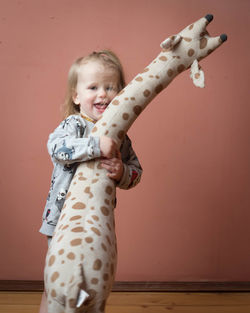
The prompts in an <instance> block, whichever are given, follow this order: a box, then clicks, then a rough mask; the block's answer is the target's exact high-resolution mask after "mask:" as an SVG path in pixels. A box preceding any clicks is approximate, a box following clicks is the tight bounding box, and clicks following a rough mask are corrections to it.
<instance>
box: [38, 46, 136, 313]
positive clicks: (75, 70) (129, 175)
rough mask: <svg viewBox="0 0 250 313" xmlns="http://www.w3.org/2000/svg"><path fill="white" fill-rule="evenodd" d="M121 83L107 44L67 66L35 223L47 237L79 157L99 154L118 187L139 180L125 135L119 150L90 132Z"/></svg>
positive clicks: (43, 305)
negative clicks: (39, 219) (45, 186)
mask: <svg viewBox="0 0 250 313" xmlns="http://www.w3.org/2000/svg"><path fill="white" fill-rule="evenodd" d="M124 87H125V81H124V74H123V70H122V66H121V63H120V61H119V59H118V58H117V56H116V55H115V54H114V53H113V52H111V51H109V50H103V51H99V52H93V53H91V54H90V55H88V56H86V57H82V58H79V59H77V60H76V61H75V62H74V63H73V64H72V66H71V68H70V70H69V75H68V90H67V95H66V98H65V103H64V117H65V119H64V120H63V121H62V122H61V123H60V125H59V126H58V127H57V128H56V129H55V131H54V132H53V133H52V134H50V136H49V140H48V151H49V154H50V156H51V158H52V162H53V165H54V170H53V173H52V178H51V185H50V191H49V195H48V198H47V202H46V205H45V209H44V213H43V223H42V227H41V229H40V232H41V233H42V234H44V235H46V236H47V237H48V243H50V240H51V238H52V235H53V232H54V229H55V226H56V224H57V222H58V219H59V216H60V213H61V209H62V207H63V204H64V201H65V198H66V194H67V191H68V189H69V185H70V182H71V180H72V178H73V176H74V173H75V171H76V168H77V165H78V164H79V163H81V162H84V161H89V160H91V159H95V158H101V164H102V167H103V168H105V169H106V170H107V176H108V177H110V178H111V179H114V180H115V181H116V183H117V186H118V187H119V188H122V189H129V188H132V187H134V186H136V185H137V184H138V182H139V181H140V178H141V174H142V168H141V166H140V163H139V161H138V158H137V157H136V154H135V152H134V151H133V149H132V146H131V141H130V139H129V138H128V137H127V136H126V137H125V139H124V142H123V144H122V145H121V148H120V151H118V148H117V145H116V142H115V141H114V140H112V139H111V138H109V137H106V136H101V137H94V136H91V130H92V128H93V126H94V124H95V122H96V121H97V120H98V119H99V118H100V117H101V115H102V113H103V112H104V111H105V109H106V108H107V106H108V105H109V103H110V102H111V101H112V99H113V98H114V97H115V96H116V95H117V93H118V92H119V91H120V90H121V89H123V88H124ZM46 306H47V304H46V297H45V295H43V299H42V303H41V307H40V313H42V312H47V309H46Z"/></svg>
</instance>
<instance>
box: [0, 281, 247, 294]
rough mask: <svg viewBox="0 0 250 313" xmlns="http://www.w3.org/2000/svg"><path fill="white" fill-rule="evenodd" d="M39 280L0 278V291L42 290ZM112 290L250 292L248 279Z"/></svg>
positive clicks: (125, 284)
mask: <svg viewBox="0 0 250 313" xmlns="http://www.w3.org/2000/svg"><path fill="white" fill-rule="evenodd" d="M43 288H44V286H43V281H41V280H0V291H42V290H43ZM112 291H113V292H118V291H119V292H222V291H223V292H250V282H249V281H240V282H238V281H223V282H218V281H217V282H215V281H205V282H204V281H202V282H166V281H162V282H161V281H116V282H115V283H114V285H113V288H112Z"/></svg>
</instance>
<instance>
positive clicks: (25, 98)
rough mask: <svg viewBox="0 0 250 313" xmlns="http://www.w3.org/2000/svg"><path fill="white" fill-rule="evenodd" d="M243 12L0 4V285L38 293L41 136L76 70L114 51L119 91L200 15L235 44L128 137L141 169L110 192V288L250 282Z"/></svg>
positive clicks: (196, 4)
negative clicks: (137, 177) (133, 182)
mask: <svg viewBox="0 0 250 313" xmlns="http://www.w3.org/2000/svg"><path fill="white" fill-rule="evenodd" d="M249 10H250V2H249V1H248V0H240V1H236V0H220V1H218V0H210V1H202V0H189V1H186V0H177V1H172V0H154V1H145V0H126V1H118V0H106V1H97V0H84V1H83V0H82V1H80V0H74V1H68V0H52V1H51V0H38V1H34V0H12V1H9V0H0V56H1V57H0V69H1V75H0V80H1V81H0V88H1V107H2V118H1V132H0V134H1V150H2V153H1V155H2V161H1V172H0V173H1V176H0V183H1V199H2V201H1V228H0V229H1V236H0V238H1V267H0V279H34V280H36V279H39V280H40V279H42V275H43V274H42V273H43V262H44V256H45V253H46V240H45V238H44V237H43V236H42V235H40V234H39V233H38V229H39V227H40V221H41V215H42V211H43V207H44V203H45V199H46V196H47V192H48V188H49V180H50V175H51V170H52V166H51V162H50V159H49V157H48V154H47V151H46V141H47V137H48V134H49V133H50V132H51V131H52V130H53V129H54V128H55V127H56V125H57V124H58V123H59V121H60V112H59V106H60V103H61V102H62V100H63V97H64V92H65V86H66V76H67V72H68V69H69V66H70V64H71V63H72V61H73V60H74V59H75V58H76V57H78V56H81V55H85V54H87V53H89V52H90V51H92V50H98V49H101V48H111V49H113V50H114V51H116V52H117V54H118V55H119V56H120V58H121V60H122V62H123V64H124V67H125V70H126V75H127V81H129V80H130V79H132V78H133V76H134V75H135V74H136V73H137V72H139V71H140V70H141V69H143V68H144V66H146V65H147V64H148V63H149V62H151V60H152V58H153V57H155V56H156V54H158V52H159V44H160V42H161V41H162V40H163V39H165V37H167V36H169V35H172V34H174V33H175V32H178V31H179V30H181V29H182V28H183V27H185V26H186V25H188V24H189V23H191V22H193V21H195V20H197V19H198V18H200V17H202V16H204V15H205V14H207V13H213V14H214V21H213V22H212V23H211V25H210V26H209V31H210V32H211V34H213V35H215V34H216V35H218V34H220V33H223V32H226V33H227V34H228V37H229V40H228V42H227V43H225V44H224V46H223V47H221V48H220V49H219V50H218V51H216V52H215V53H214V54H213V55H211V56H209V58H208V59H206V60H205V61H204V62H202V63H201V65H202V66H203V69H204V71H205V78H206V88H205V89H204V90H201V89H198V88H195V87H194V86H193V84H192V82H191V80H190V79H189V73H188V72H185V73H183V74H182V75H181V76H179V77H178V78H177V79H176V80H175V81H174V82H173V83H172V84H171V85H170V86H169V88H168V89H167V90H165V91H164V92H162V93H161V94H160V95H159V96H158V98H156V99H155V100H154V101H153V103H151V105H150V106H149V107H148V108H147V109H146V110H145V112H144V113H143V114H142V115H141V116H140V118H139V119H138V120H137V121H136V123H135V124H134V126H133V127H132V129H131V130H130V132H129V135H130V137H131V138H132V140H133V142H134V148H135V150H136V152H137V154H138V156H139V157H140V160H141V163H142V165H143V168H144V176H143V179H142V182H141V184H140V185H139V186H138V187H137V188H135V189H134V190H131V191H126V192H125V191H118V207H117V209H116V225H117V236H118V245H119V265H118V272H117V280H158V281H161V280H172V281H189V280H195V281H199V280H218V281H219V280H250V267H249V263H250V249H249V238H250V227H249V219H250V210H249V205H250V196H249V187H250V145H249V131H250V123H249V119H250V109H249V101H248V98H247V97H248V96H249V86H248V84H249V64H250V63H249V51H250V43H249V32H248V30H249V29H250V21H249V16H248V15H249Z"/></svg>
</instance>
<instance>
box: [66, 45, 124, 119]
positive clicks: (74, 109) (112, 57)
mask: <svg viewBox="0 0 250 313" xmlns="http://www.w3.org/2000/svg"><path fill="white" fill-rule="evenodd" d="M89 60H91V61H92V60H93V61H100V62H102V63H103V64H104V65H107V66H108V67H111V68H114V69H115V70H117V72H118V74H119V86H118V91H120V90H122V89H123V88H124V87H125V79H124V72H123V68H122V65H121V62H120V60H119V58H118V57H117V56H116V54H115V53H114V52H112V51H110V50H101V51H98V52H95V51H94V52H92V53H90V54H89V55H87V56H85V57H81V58H78V59H77V60H76V61H75V62H74V63H73V64H72V65H71V67H70V69H69V74H68V84H67V92H66V96H65V100H64V103H63V106H62V114H63V118H67V117H68V116H69V115H72V114H79V112H80V106H79V105H76V104H75V103H74V101H73V96H74V93H75V90H76V86H77V80H78V71H79V68H80V66H81V65H82V64H84V63H86V62H87V61H89Z"/></svg>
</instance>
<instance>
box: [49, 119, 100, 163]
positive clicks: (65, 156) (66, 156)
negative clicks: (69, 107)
mask: <svg viewBox="0 0 250 313" xmlns="http://www.w3.org/2000/svg"><path fill="white" fill-rule="evenodd" d="M87 127H88V125H87V124H86V123H85V121H80V119H78V117H77V116H69V117H68V118H67V119H65V120H64V121H63V122H61V124H60V125H59V126H58V127H57V128H56V129H55V131H54V132H53V133H52V134H50V136H49V140H48V144H47V147H48V151H49V154H50V156H51V157H52V159H53V160H54V161H55V162H57V163H61V164H64V165H66V164H72V163H76V162H83V161H88V160H91V159H95V158H98V157H100V156H101V150H100V138H99V137H92V136H89V137H84V136H86V132H87Z"/></svg>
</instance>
